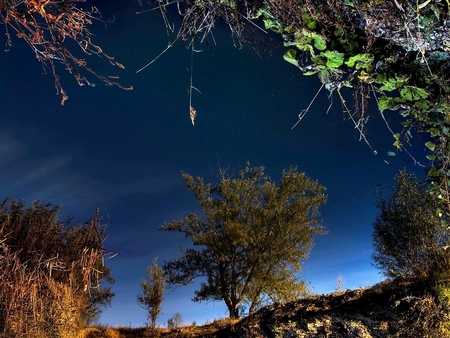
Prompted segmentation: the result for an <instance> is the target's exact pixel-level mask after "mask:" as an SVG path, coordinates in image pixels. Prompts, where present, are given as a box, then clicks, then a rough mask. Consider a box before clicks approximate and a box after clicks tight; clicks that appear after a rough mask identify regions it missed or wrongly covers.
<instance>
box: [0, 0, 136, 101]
mask: <svg viewBox="0 0 450 338" xmlns="http://www.w3.org/2000/svg"><path fill="white" fill-rule="evenodd" d="M79 2H84V0H68V1H60V0H40V1H37V0H0V22H2V23H3V26H4V27H5V35H6V50H7V51H8V50H9V49H10V48H11V47H12V38H11V36H12V35H15V36H16V37H18V38H20V39H23V40H24V41H25V42H26V43H27V44H28V45H29V47H30V48H31V50H32V51H33V52H34V55H35V56H36V58H37V59H38V60H39V61H40V62H41V63H42V66H43V67H44V70H49V71H50V73H51V74H52V75H53V77H54V79H55V87H56V92H57V94H60V95H61V104H64V102H65V101H66V100H67V99H68V96H67V94H66V93H65V91H64V89H63V87H62V85H61V83H60V81H59V76H58V75H57V70H56V69H57V65H58V64H59V63H62V64H63V65H64V68H65V69H66V70H67V71H68V72H69V73H70V74H73V76H74V77H75V79H76V81H77V82H78V84H79V85H80V86H82V85H85V84H87V85H89V84H90V81H89V80H88V78H87V77H86V75H84V74H83V72H82V70H84V71H86V72H87V73H90V74H91V75H93V76H95V77H97V78H99V79H100V80H102V81H104V82H105V83H108V84H114V85H116V86H118V87H120V88H122V89H132V88H131V87H129V88H125V87H122V86H121V85H120V84H119V83H117V82H115V81H114V80H113V79H115V78H117V76H111V77H108V76H103V75H100V74H98V73H96V72H95V71H94V70H92V69H91V68H90V67H89V66H88V64H87V62H86V60H85V59H83V58H81V57H79V56H77V54H79V52H80V51H81V52H82V53H84V54H85V55H92V54H94V55H97V56H99V57H104V58H106V59H107V60H108V61H109V62H110V64H111V65H113V66H118V67H120V68H124V66H123V65H122V64H121V63H119V62H117V61H115V60H114V58H113V57H111V56H109V55H107V54H105V53H104V52H103V50H102V49H101V48H100V47H99V46H98V45H96V44H94V43H93V42H92V41H91V36H92V33H91V32H90V31H89V26H90V25H92V23H93V22H94V21H101V16H100V13H99V11H98V9H97V8H95V7H91V10H83V9H82V8H80V7H78V6H77V3H79ZM67 40H72V41H71V42H73V44H72V43H67V42H68V41H67ZM71 44H72V45H73V46H78V47H79V50H76V49H75V48H73V47H68V46H70V45H71Z"/></svg>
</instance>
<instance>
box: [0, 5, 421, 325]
mask: <svg viewBox="0 0 450 338" xmlns="http://www.w3.org/2000/svg"><path fill="white" fill-rule="evenodd" d="M88 5H89V6H90V5H96V6H97V7H98V8H99V10H100V11H101V12H102V13H103V17H104V18H105V19H110V18H113V17H114V18H115V21H114V23H111V24H108V25H107V27H106V29H105V27H104V26H103V25H102V24H95V25H94V27H93V28H92V31H93V33H94V34H95V36H94V38H93V40H94V42H96V43H97V44H99V45H101V46H102V48H103V50H104V51H105V52H106V53H107V54H109V55H114V56H115V57H116V59H117V60H118V61H119V62H121V63H123V64H124V65H125V67H126V69H125V70H120V69H117V68H112V67H110V66H109V65H108V63H107V62H106V60H99V59H98V58H88V62H90V64H91V66H92V67H93V68H94V69H96V70H97V71H98V72H100V73H102V74H106V75H119V76H120V82H121V83H122V84H123V85H125V86H128V85H132V86H133V87H134V90H133V91H123V90H120V89H118V88H116V87H110V86H105V85H103V84H101V83H100V82H99V81H97V80H96V79H95V78H92V79H91V80H92V82H93V83H95V84H96V85H95V87H92V86H91V87H89V86H83V87H79V86H78V85H77V83H76V82H75V80H74V79H73V78H71V76H70V75H69V74H66V73H65V72H64V70H63V69H60V70H59V71H60V72H59V74H60V76H61V82H62V85H63V87H64V89H65V91H66V92H67V94H68V95H69V100H68V101H67V102H66V103H65V105H64V106H63V107H62V106H60V104H59V102H60V98H59V97H58V96H56V95H55V88H54V86H53V78H52V77H51V76H50V75H49V74H46V75H44V74H43V70H42V67H41V65H40V64H39V62H38V61H37V60H36V59H35V57H34V55H33V53H32V51H31V50H29V48H28V47H27V46H26V45H25V43H24V42H22V41H18V40H15V41H13V47H12V49H11V51H10V52H8V53H2V54H1V55H2V61H3V62H2V63H1V64H0V89H1V90H0V96H1V97H0V102H2V109H1V110H0V114H1V118H0V154H1V156H0V168H1V173H2V175H1V177H0V181H1V188H0V192H1V195H2V196H3V197H7V196H11V197H12V198H13V199H22V200H24V201H25V202H26V203H27V204H29V203H31V202H32V201H33V200H41V201H50V202H52V203H54V204H58V205H60V206H61V207H62V216H63V217H65V216H68V215H75V218H76V219H77V220H78V221H79V222H84V221H85V220H87V219H88V218H89V217H90V215H92V213H93V212H94V210H95V207H96V206H97V205H98V206H99V208H100V214H101V216H102V217H103V220H104V221H105V222H106V223H108V224H109V225H108V231H107V232H108V238H107V241H106V246H107V247H108V248H111V249H112V250H114V251H116V252H117V253H118V256H117V257H115V258H113V259H111V260H108V261H107V265H108V266H109V267H110V268H111V269H112V276H113V277H114V278H115V279H116V283H115V284H114V286H113V291H114V292H116V297H115V298H114V299H113V303H112V307H111V308H109V309H107V310H105V311H104V313H103V314H102V316H101V318H100V322H101V323H104V324H109V325H112V326H119V325H124V326H130V325H131V326H133V327H138V326H142V325H143V324H144V323H145V322H146V319H147V318H146V317H147V316H146V313H145V311H144V310H143V309H141V308H140V307H139V306H138V305H137V302H136V296H137V294H138V293H140V291H141V290H140V280H141V278H142V276H143V275H144V274H145V269H146V267H147V266H149V265H151V263H152V261H153V259H155V258H156V257H158V262H159V263H160V264H163V262H164V261H165V260H169V259H172V258H175V257H178V256H179V247H180V246H181V245H184V246H186V245H187V244H188V243H189V242H187V241H186V240H185V239H184V237H183V236H182V235H181V234H175V233H164V232H160V231H159V230H158V228H159V227H160V226H161V225H162V224H164V223H165V222H171V221H173V220H178V219H181V218H183V217H184V216H185V215H186V214H187V213H188V212H196V211H198V205H197V203H196V201H195V199H194V198H193V197H192V196H191V195H190V194H189V192H188V191H187V190H186V189H183V180H182V178H181V176H180V173H181V171H184V172H187V173H190V174H191V175H193V176H201V177H204V178H205V181H206V182H216V180H217V176H216V173H217V171H218V168H219V167H220V166H228V165H229V166H230V170H231V171H232V172H233V171H234V172H238V171H239V169H241V168H243V167H244V166H245V163H246V162H247V161H250V163H251V165H253V166H260V165H263V166H265V167H266V173H267V174H269V175H270V176H271V177H272V178H273V179H274V180H278V179H279V177H280V176H281V172H282V170H283V169H285V168H288V167H289V166H297V167H298V170H299V171H304V172H305V173H306V174H307V175H308V176H309V177H310V178H312V179H314V180H316V179H317V180H318V181H319V183H320V184H321V185H323V186H325V187H326V188H327V191H326V194H327V195H328V202H327V204H326V205H325V206H324V207H323V208H322V219H323V225H324V226H325V228H326V229H327V230H328V234H327V235H325V236H320V237H316V238H315V246H314V248H313V250H312V251H311V254H310V258H309V259H308V260H306V261H305V262H304V264H303V275H302V278H304V279H306V280H307V281H309V282H311V286H312V287H313V290H314V291H315V292H317V293H327V292H332V291H334V288H335V286H336V279H337V277H338V276H339V275H342V277H343V280H344V287H345V288H357V287H363V286H368V285H372V284H374V283H376V282H378V281H379V280H380V275H379V274H378V272H377V271H376V270H375V269H374V268H373V267H372V266H371V259H370V255H371V252H372V244H371V238H370V235H371V232H372V228H371V223H372V221H373V220H374V218H375V208H374V205H373V204H374V201H375V191H376V190H377V189H381V188H383V187H384V188H387V187H388V185H389V184H390V183H391V182H392V180H393V177H394V175H395V173H396V172H397V171H398V169H399V168H401V167H403V166H405V165H406V166H407V167H408V168H409V169H410V170H415V171H417V172H419V173H422V171H423V170H422V169H421V168H420V167H417V166H414V165H413V161H412V160H411V159H410V158H409V157H408V156H407V155H406V154H400V155H399V156H398V157H397V158H396V159H395V160H394V161H393V162H392V163H390V164H389V165H387V164H386V163H385V162H384V160H385V159H388V156H387V151H389V150H393V149H392V143H393V137H392V136H391V135H390V134H389V132H388V130H387V129H386V127H385V125H384V122H383V121H382V120H381V118H380V117H379V116H378V115H377V111H376V109H374V107H373V106H372V112H373V117H371V118H370V121H369V125H368V126H369V130H368V139H369V141H370V143H371V146H372V148H373V149H375V150H376V151H377V153H378V154H377V155H375V154H374V153H373V152H372V150H371V149H370V148H369V147H368V146H367V145H366V144H365V143H364V142H359V141H358V139H359V135H358V133H357V131H356V130H355V129H354V127H353V125H352V123H351V122H350V121H349V120H348V119H347V116H346V115H345V113H344V112H343V109H342V105H341V103H340V101H339V99H338V97H336V96H334V97H333V103H334V104H333V107H332V108H331V109H330V110H329V112H328V114H326V111H327V109H328V106H329V104H330V99H329V98H328V93H326V92H325V91H322V92H321V93H320V94H319V96H318V98H317V99H316V101H315V102H314V104H313V105H312V107H311V109H310V111H309V112H308V114H307V115H306V116H305V117H304V118H303V120H302V121H301V122H300V123H299V124H298V125H297V126H296V128H294V129H292V130H291V127H292V126H293V125H294V124H295V123H296V121H297V115H298V114H299V113H300V112H301V111H302V110H303V109H305V108H306V107H307V106H308V104H309V102H310V101H311V99H312V98H313V97H314V95H315V94H316V92H317V90H318V89H319V87H320V83H319V81H318V79H317V78H315V77H302V76H301V74H300V73H299V71H298V70H297V69H295V67H294V66H292V65H290V64H289V63H287V62H285V61H283V59H282V55H283V53H284V52H285V50H286V49H285V48H284V47H283V46H282V42H281V41H280V40H279V38H278V37H277V36H276V35H272V34H268V35H267V38H269V39H273V40H272V42H271V43H272V44H273V45H274V46H275V47H276V48H275V49H274V50H273V51H272V52H271V53H269V54H268V55H265V56H263V57H259V56H258V55H257V54H256V53H255V52H254V51H253V50H251V49H250V48H249V47H248V46H244V47H243V48H242V49H239V48H236V47H234V46H233V39H232V37H231V36H230V32H229V31H228V30H227V27H226V26H225V25H223V24H217V25H216V30H215V31H214V37H215V41H216V43H217V44H216V45H214V44H211V45H209V46H207V45H202V46H200V45H196V49H199V50H202V51H201V52H199V53H195V55H194V71H193V85H194V86H195V87H196V88H198V89H199V91H200V92H201V94H200V93H198V92H193V102H192V105H193V107H194V108H195V109H196V111H197V119H196V121H195V126H192V124H191V122H190V119H189V94H188V93H187V89H188V88H189V81H190V64H191V59H190V51H189V50H187V49H185V48H183V47H180V46H179V44H176V45H174V47H173V48H170V49H169V50H168V52H167V53H165V54H164V55H163V56H162V57H161V58H160V59H158V60H157V61H156V62H155V63H153V64H152V65H151V66H149V67H148V68H146V69H145V70H144V71H142V72H140V73H138V74H136V71H137V70H138V69H140V68H141V67H142V66H144V65H145V64H146V63H148V62H149V61H150V60H152V59H153V58H154V57H156V56H157V55H158V54H159V53H160V52H161V51H162V50H163V49H164V48H166V46H167V43H168V38H167V36H166V30H165V27H164V24H163V21H162V19H161V16H160V14H159V13H158V11H153V12H148V13H145V14H140V15H136V11H139V10H142V9H145V8H147V7H144V8H143V7H140V6H139V5H138V1H137V0H120V1H119V0H114V1H113V0H111V1H108V6H105V5H104V2H102V1H87V3H86V4H85V6H88ZM169 20H171V21H172V22H174V23H175V25H178V24H179V18H178V16H177V15H173V16H170V15H169ZM172 38H173V37H172ZM293 76H294V77H293ZM349 102H350V103H351V100H349V101H348V103H349ZM386 114H387V116H388V118H389V120H390V121H391V123H392V125H393V126H396V122H398V119H397V118H396V113H395V112H390V113H389V112H387V113H386ZM417 139H419V144H421V142H422V143H423V140H421V139H420V135H419V138H416V139H414V140H413V141H412V142H413V145H415V144H417V142H418V141H417ZM414 154H415V156H417V158H419V159H422V157H423V156H424V154H425V151H424V149H422V147H421V146H417V147H415V148H414ZM384 191H385V192H386V193H388V192H389V191H388V190H387V189H385V190H384ZM194 290H195V286H193V287H185V288H181V289H178V290H177V291H174V292H171V293H168V294H166V296H165V300H164V303H163V310H162V311H163V313H162V315H161V316H160V317H159V319H158V325H166V324H167V320H168V319H169V318H170V317H172V316H173V315H174V314H175V313H176V312H180V313H181V315H182V317H183V321H184V322H185V323H191V322H193V321H196V322H197V323H198V324H200V323H204V322H205V321H207V320H213V319H214V318H219V317H225V316H227V311H226V307H225V305H224V304H222V303H220V302H215V303H213V302H211V303H200V304H197V303H193V302H191V300H190V298H191V297H192V296H193V291H194Z"/></svg>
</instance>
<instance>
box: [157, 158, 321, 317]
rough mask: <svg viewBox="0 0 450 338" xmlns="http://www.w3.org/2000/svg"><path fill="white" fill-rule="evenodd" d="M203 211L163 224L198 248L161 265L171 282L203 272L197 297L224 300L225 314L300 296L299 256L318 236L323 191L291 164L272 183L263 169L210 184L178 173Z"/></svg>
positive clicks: (248, 169) (182, 281)
mask: <svg viewBox="0 0 450 338" xmlns="http://www.w3.org/2000/svg"><path fill="white" fill-rule="evenodd" d="M182 176H183V178H184V179H185V180H186V184H187V187H188V189H189V190H190V191H191V192H192V194H193V195H194V197H195V198H196V199H197V201H198V202H199V204H200V206H201V209H202V211H203V214H202V215H197V214H193V213H190V214H188V215H187V216H186V218H184V219H183V220H180V221H175V222H172V223H168V224H165V225H164V226H163V227H162V229H163V230H167V231H179V232H183V233H184V234H185V235H186V237H190V238H191V239H192V241H193V244H194V246H200V247H201V248H199V249H186V250H183V249H182V250H181V252H182V254H183V256H182V257H181V258H179V259H176V260H173V261H170V262H168V263H166V264H165V265H164V270H165V273H166V278H167V280H168V283H170V285H173V286H174V285H187V284H191V283H193V281H194V279H195V278H196V277H204V280H203V282H202V284H201V287H200V290H198V291H196V292H195V297H194V298H193V300H194V301H202V300H208V299H211V300H223V301H224V302H225V304H226V306H227V308H228V310H229V313H230V317H231V318H236V317H238V316H239V306H240V304H246V305H248V306H249V312H250V313H252V312H254V310H255V309H256V308H257V307H258V306H260V305H262V304H263V303H265V302H270V301H288V300H293V299H298V298H299V297H301V296H304V295H305V293H307V288H306V285H305V282H304V281H299V280H298V279H297V273H299V272H301V264H300V263H301V260H303V259H305V258H307V256H308V253H309V250H310V249H311V247H312V234H322V233H323V229H322V227H321V226H320V225H319V223H320V222H319V220H318V219H317V218H318V216H319V211H318V208H319V206H321V205H322V204H324V203H325V201H326V197H325V196H324V194H323V192H324V190H325V188H323V187H322V186H320V185H319V184H318V183H317V182H314V181H311V180H310V179H309V178H308V177H306V175H305V174H304V173H298V172H297V170H296V168H290V169H289V170H286V171H283V174H282V178H281V180H280V182H279V184H278V185H277V184H276V183H275V182H272V181H271V179H270V178H269V177H267V176H265V175H264V167H255V168H252V167H250V166H249V165H247V166H246V168H245V169H244V170H242V171H241V172H240V173H239V176H238V177H237V178H235V179H230V178H227V177H225V176H224V175H222V179H221V181H220V182H219V183H218V184H216V185H214V186H212V185H210V184H204V182H203V179H202V178H197V179H194V178H192V176H190V175H188V174H185V173H183V174H182Z"/></svg>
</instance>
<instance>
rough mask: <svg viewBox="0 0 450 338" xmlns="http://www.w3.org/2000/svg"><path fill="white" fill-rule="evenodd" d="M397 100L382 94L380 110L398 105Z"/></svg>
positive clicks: (379, 102) (379, 103)
mask: <svg viewBox="0 0 450 338" xmlns="http://www.w3.org/2000/svg"><path fill="white" fill-rule="evenodd" d="M396 104H397V103H396V101H395V99H394V98H392V97H387V96H382V97H380V99H379V100H378V110H381V111H383V110H386V109H390V108H392V107H394V106H395V105H396Z"/></svg>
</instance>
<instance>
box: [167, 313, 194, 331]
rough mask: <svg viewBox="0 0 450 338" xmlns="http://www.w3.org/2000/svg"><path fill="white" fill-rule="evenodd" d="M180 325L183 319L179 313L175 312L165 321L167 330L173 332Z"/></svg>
mask: <svg viewBox="0 0 450 338" xmlns="http://www.w3.org/2000/svg"><path fill="white" fill-rule="evenodd" d="M182 323H183V317H182V316H181V313H179V312H177V313H175V314H174V315H173V316H172V318H169V320H168V321H167V328H168V329H169V330H173V329H176V328H179V327H180V326H181V324H182ZM193 326H194V325H193Z"/></svg>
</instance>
